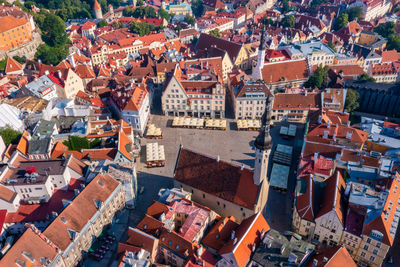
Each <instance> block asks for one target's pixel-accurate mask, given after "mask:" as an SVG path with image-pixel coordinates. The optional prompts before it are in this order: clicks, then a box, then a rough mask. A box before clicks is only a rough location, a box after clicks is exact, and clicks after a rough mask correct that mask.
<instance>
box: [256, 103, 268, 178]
mask: <svg viewBox="0 0 400 267" xmlns="http://www.w3.org/2000/svg"><path fill="white" fill-rule="evenodd" d="M262 121H263V122H262V127H261V130H260V133H259V134H258V136H257V138H256V140H255V141H254V146H255V154H256V156H255V162H254V174H253V180H254V184H256V185H259V184H261V182H263V181H264V180H266V181H268V179H267V171H268V160H269V154H270V152H271V147H272V139H271V135H270V133H269V130H270V123H271V96H269V97H268V98H267V100H266V104H265V112H264V115H263V119H262Z"/></svg>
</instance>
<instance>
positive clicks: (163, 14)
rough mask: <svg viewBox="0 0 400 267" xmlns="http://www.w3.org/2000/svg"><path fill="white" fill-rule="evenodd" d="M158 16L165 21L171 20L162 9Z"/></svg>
mask: <svg viewBox="0 0 400 267" xmlns="http://www.w3.org/2000/svg"><path fill="white" fill-rule="evenodd" d="M158 16H160V18H163V19H166V20H167V21H169V19H170V18H171V15H170V14H169V13H168V11H167V10H165V9H164V8H160V9H159V10H158Z"/></svg>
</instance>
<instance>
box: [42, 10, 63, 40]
mask: <svg viewBox="0 0 400 267" xmlns="http://www.w3.org/2000/svg"><path fill="white" fill-rule="evenodd" d="M39 27H40V30H41V31H42V39H43V41H44V42H45V43H46V44H48V45H49V46H59V45H64V44H66V43H67V40H68V37H67V34H66V33H65V24H64V21H63V20H62V19H60V17H58V16H56V15H54V14H52V13H47V12H46V13H45V17H44V20H43V23H42V25H39Z"/></svg>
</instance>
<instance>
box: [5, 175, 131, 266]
mask: <svg viewBox="0 0 400 267" xmlns="http://www.w3.org/2000/svg"><path fill="white" fill-rule="evenodd" d="M124 196H125V193H124V190H123V186H122V185H121V184H120V183H119V182H118V181H116V180H115V179H113V178H112V177H111V176H109V175H97V176H96V177H95V178H94V179H93V180H92V181H91V182H90V183H89V184H88V185H87V186H86V187H85V188H84V189H83V190H82V192H81V193H79V195H78V196H76V197H75V198H74V199H73V200H72V201H70V203H69V204H68V205H67V206H66V207H65V208H64V210H63V211H62V212H61V213H60V214H59V215H58V217H56V218H55V219H54V221H53V222H52V223H51V224H50V225H49V226H48V227H47V228H46V229H45V230H44V231H43V233H40V231H39V230H37V229H36V228H35V227H30V228H28V229H27V230H26V231H25V233H24V234H23V235H22V237H21V239H20V240H21V241H22V240H23V241H24V242H17V243H16V244H15V245H14V246H12V247H11V249H10V250H9V251H8V252H7V254H6V255H5V256H4V257H3V258H2V259H1V261H0V265H2V266H14V265H15V262H16V261H18V263H19V265H20V266H32V265H44V264H46V265H52V266H76V265H77V264H78V262H79V261H80V260H81V259H82V252H83V251H85V252H87V251H88V250H89V248H90V247H91V245H92V242H93V241H94V238H95V237H97V236H99V235H100V233H101V232H102V230H103V227H104V226H105V225H107V224H109V223H111V222H112V220H113V217H114V214H115V212H117V211H118V210H120V209H122V208H123V207H124V203H125V200H124ZM28 240H30V241H28ZM34 241H35V243H32V242H34ZM32 244H34V246H32Z"/></svg>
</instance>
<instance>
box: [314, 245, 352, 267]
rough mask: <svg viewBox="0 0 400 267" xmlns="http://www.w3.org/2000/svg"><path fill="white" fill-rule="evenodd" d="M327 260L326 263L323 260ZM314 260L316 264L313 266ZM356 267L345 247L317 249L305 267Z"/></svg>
mask: <svg viewBox="0 0 400 267" xmlns="http://www.w3.org/2000/svg"><path fill="white" fill-rule="evenodd" d="M325 258H327V259H328V260H327V261H324V259H325ZM314 260H316V261H317V264H316V265H314ZM340 266H346V267H356V266H357V265H356V264H355V263H354V261H353V259H352V258H351V256H350V254H349V252H348V251H347V249H346V248H345V247H340V246H336V247H331V248H324V249H318V250H317V251H316V253H315V254H314V256H312V257H311V259H310V260H309V261H308V264H307V267H340Z"/></svg>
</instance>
